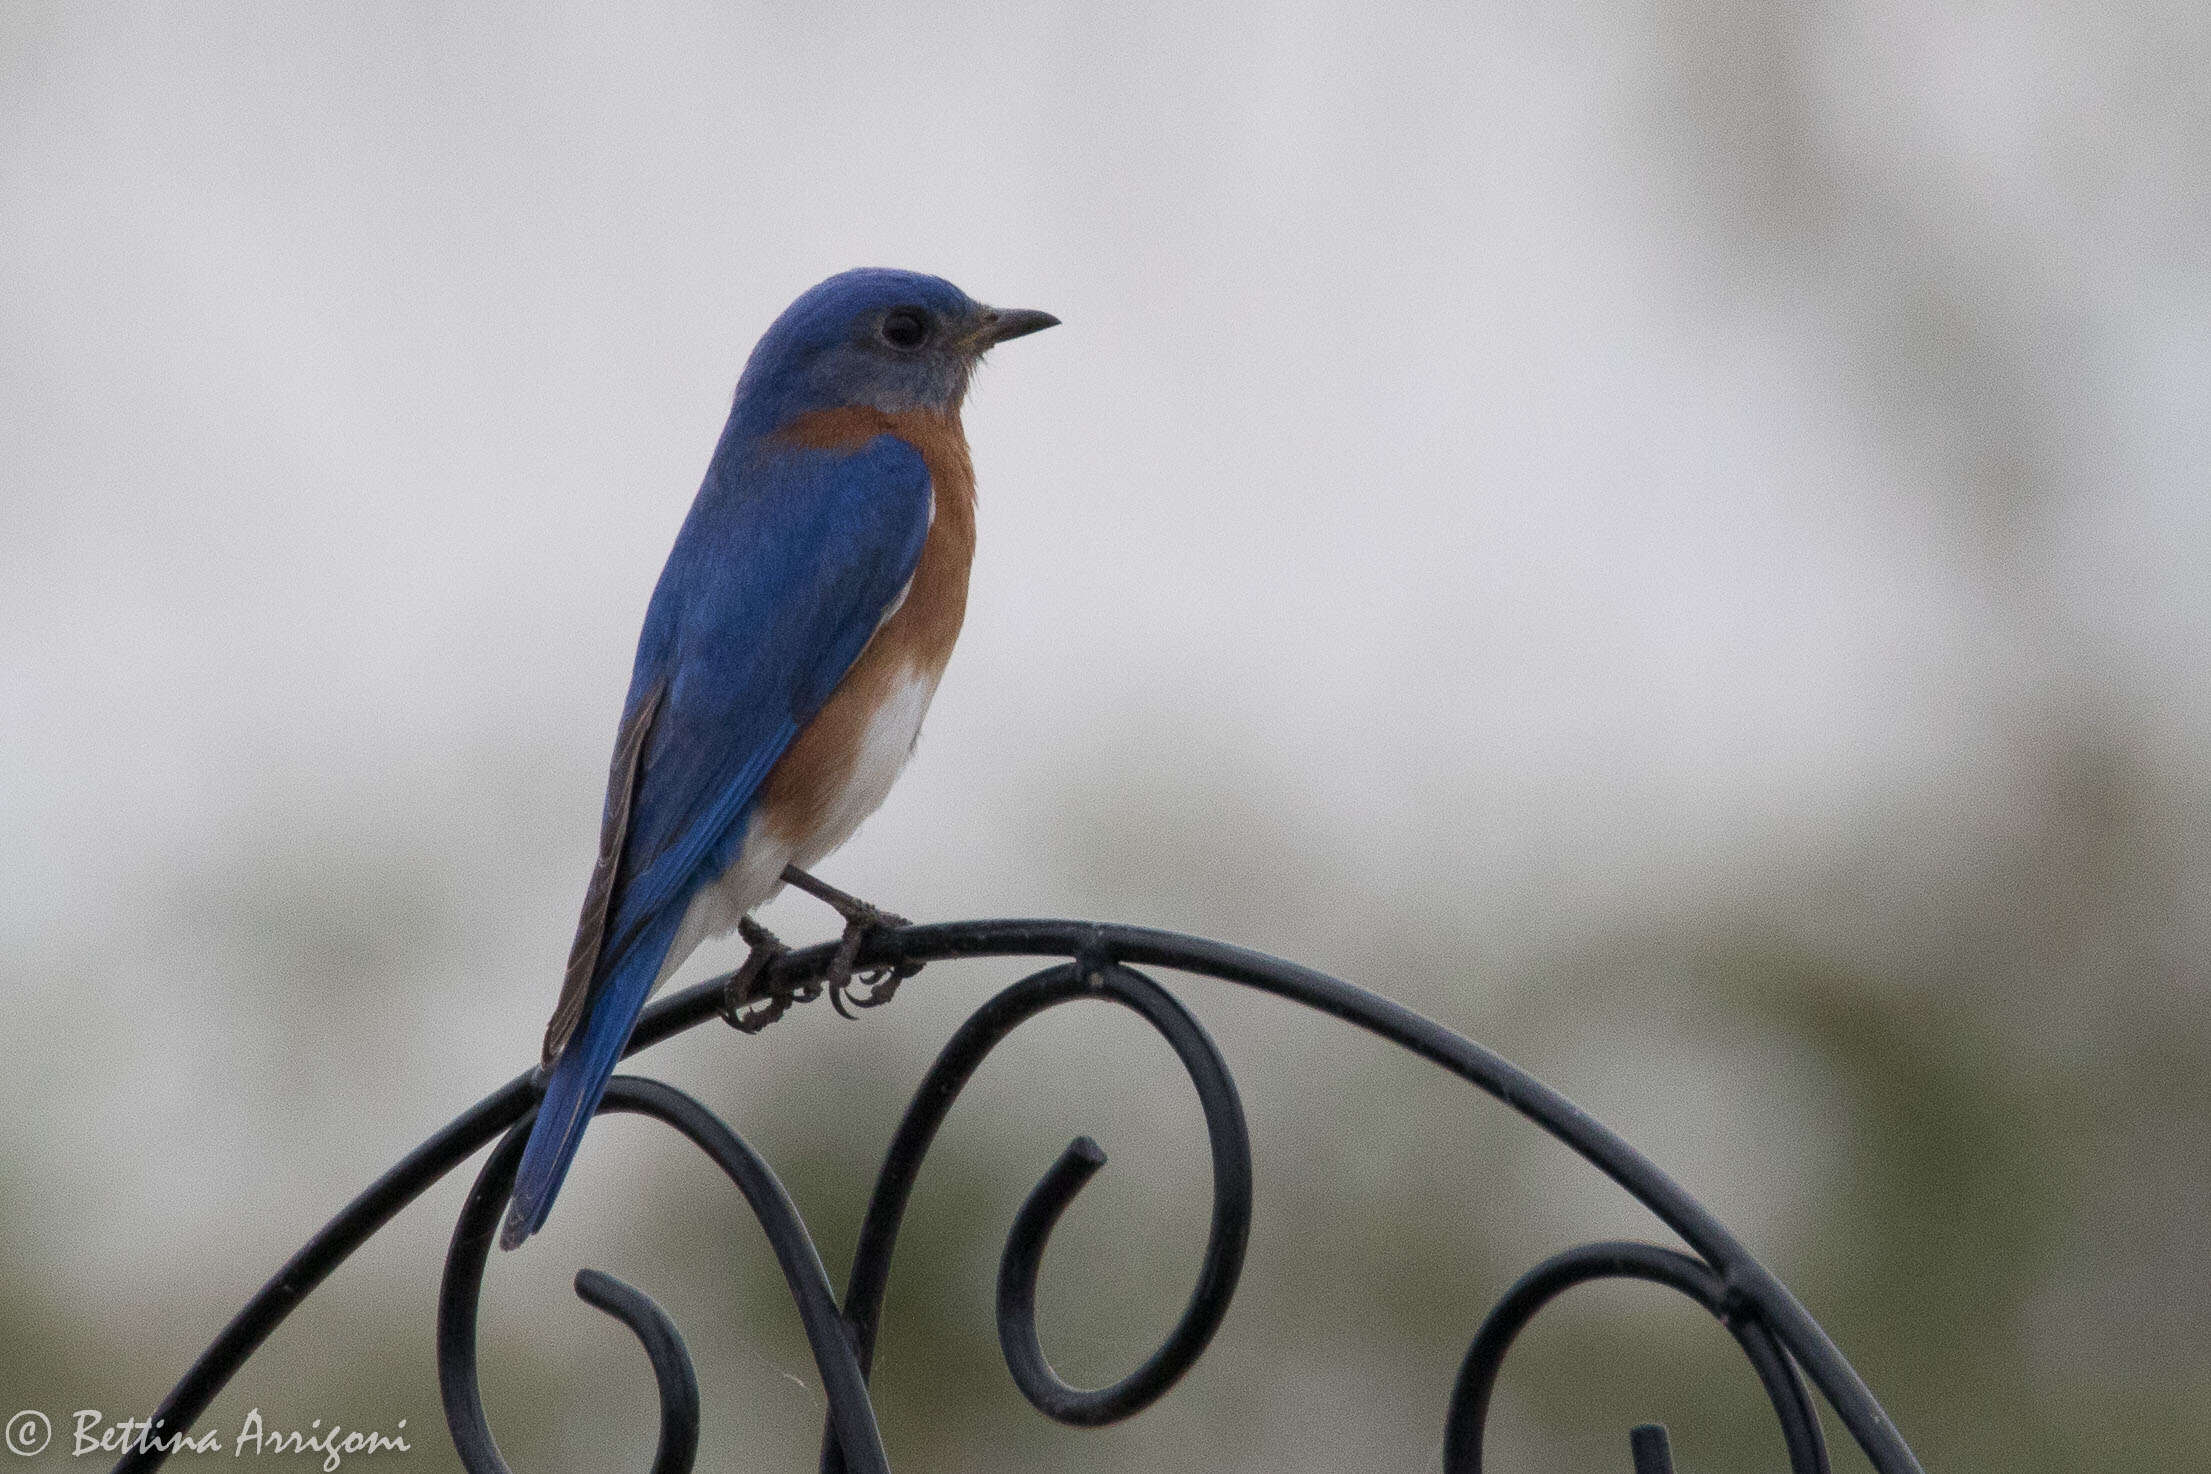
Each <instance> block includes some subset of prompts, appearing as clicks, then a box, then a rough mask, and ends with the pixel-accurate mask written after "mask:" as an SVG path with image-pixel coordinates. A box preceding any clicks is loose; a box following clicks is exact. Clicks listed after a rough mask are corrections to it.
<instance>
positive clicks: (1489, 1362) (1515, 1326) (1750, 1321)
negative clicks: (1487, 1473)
mask: <svg viewBox="0 0 2211 1474" xmlns="http://www.w3.org/2000/svg"><path fill="white" fill-rule="evenodd" d="M1596 1279H1639V1280H1648V1281H1649V1282H1650V1283H1652V1284H1655V1285H1664V1286H1666V1287H1667V1288H1668V1289H1671V1290H1679V1291H1680V1292H1681V1293H1682V1294H1684V1295H1687V1296H1688V1297H1689V1298H1690V1299H1692V1300H1694V1301H1696V1302H1697V1303H1698V1304H1699V1305H1701V1306H1703V1307H1704V1308H1705V1309H1706V1310H1708V1311H1710V1312H1711V1313H1712V1315H1713V1317H1714V1318H1715V1319H1717V1320H1718V1321H1719V1322H1720V1324H1721V1325H1723V1326H1726V1327H1727V1329H1728V1330H1729V1331H1730V1332H1732V1333H1733V1334H1734V1336H1735V1339H1736V1341H1737V1342H1739V1343H1740V1344H1741V1346H1742V1348H1743V1353H1744V1355H1746V1356H1748V1357H1749V1358H1750V1364H1751V1367H1752V1369H1753V1370H1755V1371H1756V1372H1757V1373H1758V1380H1759V1382H1760V1383H1761V1384H1763V1385H1764V1387H1765V1389H1766V1397H1767V1399H1768V1400H1769V1401H1770V1402H1772V1404H1773V1412H1774V1416H1775V1417H1776V1418H1778V1419H1779V1420H1780V1422H1781V1436H1782V1437H1783V1438H1784V1439H1785V1440H1786V1441H1787V1443H1788V1446H1789V1468H1790V1470H1791V1471H1792V1474H1828V1470H1827V1444H1826V1442H1825V1440H1824V1439H1822V1438H1821V1436H1820V1429H1819V1415H1818V1414H1817V1413H1815V1412H1814V1411H1813V1410H1812V1402H1811V1399H1810V1397H1808V1396H1807V1395H1806V1394H1805V1391H1804V1379H1803V1378H1801V1377H1799V1376H1798V1375H1797V1370H1796V1364H1795V1363H1794V1362H1792V1361H1790V1360H1789V1357H1788V1353H1786V1352H1784V1351H1783V1350H1782V1349H1781V1347H1780V1345H1779V1343H1777V1342H1776V1341H1775V1340H1774V1338H1773V1332H1772V1331H1770V1330H1768V1329H1767V1328H1766V1325H1765V1323H1764V1322H1763V1321H1761V1320H1760V1319H1759V1318H1758V1311H1757V1307H1756V1306H1754V1305H1752V1304H1751V1303H1750V1302H1749V1301H1747V1300H1746V1299H1744V1298H1743V1297H1742V1296H1740V1295H1738V1294H1735V1293H1733V1292H1731V1291H1730V1290H1729V1289H1728V1287H1727V1284H1726V1282H1725V1281H1723V1280H1722V1279H1721V1278H1720V1277H1719V1276H1718V1275H1716V1274H1714V1273H1713V1272H1712V1269H1711V1266H1710V1265H1707V1264H1705V1263H1704V1262H1702V1261H1701V1260H1696V1259H1691V1258H1690V1257H1689V1256H1688V1255H1686V1254H1677V1253H1675V1252H1674V1251H1673V1250H1672V1249H1662V1248H1660V1247H1658V1246H1657V1245H1656V1244H1640V1243H1635V1242H1633V1241H1630V1240H1614V1241H1609V1242H1605V1243H1595V1244H1583V1245H1581V1246H1580V1247H1579V1248H1573V1249H1568V1250H1566V1251H1565V1252H1563V1253H1560V1254H1554V1255H1552V1256H1551V1257H1550V1258H1548V1259H1546V1260H1544V1261H1543V1262H1542V1263H1541V1264H1538V1265H1537V1266H1536V1267H1535V1268H1533V1269H1531V1270H1529V1271H1528V1272H1527V1273H1526V1274H1524V1275H1522V1276H1521V1277H1520V1278H1519V1279H1518V1280H1517V1281H1515V1282H1514V1284H1513V1286H1512V1288H1511V1289H1509V1290H1507V1291H1505V1295H1504V1298H1503V1299H1501V1300H1499V1301H1498V1302H1497V1306H1496V1308H1495V1309H1494V1310H1492V1311H1490V1313H1489V1315H1488V1317H1487V1318H1486V1319H1485V1320H1483V1322H1482V1326H1481V1329H1480V1330H1478V1331H1476V1332H1475V1334H1474V1344H1473V1345H1471V1346H1469V1347H1467V1349H1466V1360H1465V1361H1464V1362H1463V1363H1461V1364H1460V1366H1459V1378H1458V1382H1457V1383H1456V1385H1454V1386H1453V1387H1452V1389H1451V1411H1450V1415H1449V1419H1448V1421H1447V1422H1446V1423H1445V1425H1444V1432H1443V1468H1444V1474H1481V1470H1482V1427H1483V1423H1484V1420H1485V1419H1486V1418H1487V1417H1488V1414H1489V1395H1490V1393H1491V1391H1492V1390H1494V1389H1495V1387H1496V1385H1497V1374H1498V1372H1499V1371H1501V1370H1502V1369H1503V1367H1504V1364H1505V1353H1506V1352H1507V1351H1508V1350H1510V1349H1511V1347H1512V1343H1513V1340H1514V1338H1516V1337H1517V1336H1518V1335H1519V1334H1520V1333H1521V1331H1523V1330H1524V1329H1526V1328H1527V1324H1528V1322H1529V1321H1531V1320H1533V1319H1535V1315H1536V1312H1537V1311H1539V1310H1541V1309H1542V1308H1543V1307H1544V1306H1546V1305H1548V1304H1549V1303H1550V1302H1551V1301H1552V1300H1554V1299H1556V1298H1557V1297H1558V1296H1559V1295H1561V1294H1564V1293H1565V1292H1566V1291H1568V1290H1570V1289H1572V1288H1573V1287H1574V1286H1576V1285H1579V1284H1583V1283H1586V1282H1587V1281H1589V1280H1596ZM1633 1456H1634V1459H1635V1468H1636V1474H1672V1470H1673V1456H1672V1454H1671V1453H1670V1452H1668V1451H1667V1446H1666V1436H1665V1430H1664V1429H1663V1428H1656V1427H1654V1426H1651V1425H1646V1426H1645V1427H1642V1428H1638V1429H1636V1430H1635V1439H1634V1443H1633Z"/></svg>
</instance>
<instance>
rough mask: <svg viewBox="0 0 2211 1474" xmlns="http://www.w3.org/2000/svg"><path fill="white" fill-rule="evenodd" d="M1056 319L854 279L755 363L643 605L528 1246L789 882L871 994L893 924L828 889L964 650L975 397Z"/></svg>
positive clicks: (536, 1178) (547, 1112) (550, 1041)
mask: <svg viewBox="0 0 2211 1474" xmlns="http://www.w3.org/2000/svg"><path fill="white" fill-rule="evenodd" d="M1058 321H1059V319H1058V318H1056V317H1053V316H1051V315H1050V314H1049V313H1044V312H1031V311H1026V310H1021V311H1000V310H997V309H993V308H990V307H985V306H983V305H982V304H981V303H979V302H976V301H974V300H973V299H971V298H969V297H968V296H967V294H966V293H964V292H962V291H961V290H960V289H959V288H958V287H955V286H953V285H952V284H951V283H950V282H948V281H944V280H942V279H940V278H938V277H933V276H921V275H918V274H916V273H913V272H907V271H880V270H867V271H848V272H845V273H844V274H842V275H840V276H833V277H831V278H830V279H829V280H827V281H825V282H823V283H821V285H819V286H817V287H814V288H813V289H812V290H810V291H808V292H807V293H805V294H804V295H803V296H801V297H800V298H799V299H798V300H797V301H795V302H793V303H792V304H791V305H790V306H789V307H788V308H786V309H785V310H784V313H783V315H782V316H781V317H779V318H777V319H776V320H775V324H774V325H773V326H772V327H770V328H769V329H768V331H767V333H766V335H765V336H763V337H762V338H761V339H760V342H759V344H758V345H757V346H756V347H754V349H753V350H752V357H751V359H750V360H749V361H747V363H746V364H745V372H744V375H743V377H742V378H740V379H739V380H738V383H737V396H736V401H735V403H734V405H733V406H732V407H731V409H730V414H729V423H728V424H727V426H725V427H724V429H723V430H722V438H721V441H720V443H719V444H717V445H716V446H715V447H714V458H713V460H712V462H711V463H710V464H709V465H708V466H707V470H706V480H705V482H704V483H703V484H702V485H701V486H700V487H699V494H698V497H697V499H696V500H695V501H693V502H692V504H691V512H690V515H689V516H687V517H686V518H684V522H683V530H682V531H681V532H679V533H677V534H676V542H675V547H674V549H673V550H672V551H670V553H669V554H668V563H667V566H666V567H665V568H663V569H662V570H661V574H660V583H659V585H658V586H657V587H656V588H655V589H654V590H653V597H652V602H651V603H650V604H649V605H648V606H647V608H646V610H645V627H644V630H643V632H642V633H641V634H640V635H639V637H638V641H637V661H636V664H635V666H634V667H633V670H632V673H631V676H630V688H629V697H628V700H627V701H626V702H625V703H624V705H623V708H622V723H621V727H620V729H619V730H618V731H617V733H616V735H615V740H614V760H613V764H612V767H611V771H610V772H609V773H608V775H607V795H606V814H605V818H604V821H603V823H602V826H601V829H600V833H599V856H598V864H597V866H596V868H595V869H594V870H593V871H592V874H591V884H590V886H589V888H588V889H587V891H586V892H585V895H584V904H583V917H582V920H581V921H580V922H579V923H578V925H577V928H576V941H575V945H574V947H573V948H572V949H571V950H570V952H569V955H568V971H567V977H566V980H565V982H564V983H563V985H562V988H561V995H560V1002H559V1004H558V1006H556V1007H555V1009H554V1010H553V1020H552V1023H551V1024H550V1025H549V1026H548V1027H547V1028H546V1031H545V1064H546V1066H547V1067H548V1073H547V1075H546V1078H545V1093H544V1096H543V1098H542V1099H541V1101H540V1102H539V1105H538V1111H537V1122H536V1125H535V1126H534V1127H533V1128H532V1129H531V1132H530V1142H529V1146H528V1147H527V1148H526V1149H525V1150H524V1151H523V1154H522V1165H521V1168H520V1170H519V1172H518V1174H517V1176H516V1179H515V1189H514V1200H513V1202H512V1204H511V1205H510V1206H509V1208H508V1210H507V1219H506V1223H505V1225H504V1227H503V1228H502V1229H501V1230H500V1235H499V1241H500V1243H501V1244H502V1245H503V1246H505V1247H506V1248H509V1249H511V1248H514V1247H516V1246H517V1245H519V1244H520V1243H521V1242H522V1241H523V1240H524V1239H526V1238H528V1237H529V1236H530V1235H531V1234H533V1233H535V1232H536V1231H537V1230H538V1229H539V1228H540V1227H541V1226H542V1225H543V1224H544V1222H545V1215H546V1213H547V1212H548V1211H549V1210H550V1209H551V1208H552V1205H553V1196H554V1194H555V1193H557V1192H559V1191H560V1184H561V1179H562V1178H563V1177H564V1176H566V1175H567V1172H568V1164H569V1163H570V1162H571V1161H572V1160H574V1158H575V1155H576V1147H577V1145H578V1143H579V1142H581V1141H582V1139H583V1133H584V1128H585V1127H586V1126H587V1125H589V1124H590V1122H591V1116H592V1112H593V1111H594V1110H595V1109H596V1108H597V1106H598V1104H599V1098H600V1097H601V1096H602V1095H603V1094H604V1093H605V1092H606V1085H607V1079H608V1077H609V1076H610V1075H612V1074H613V1071H614V1064H615V1061H616V1060H617V1059H619V1058H620V1057H621V1053H622V1048H623V1046H624V1045H625V1044H626V1043H627V1042H628V1040H629V1036H630V1030H631V1028H632V1027H633V1026H634V1025H635V1024H636V1022H637V1015H638V1013H639V1011H640V1010H642V1009H643V1008H644V1006H645V999H646V998H647V997H648V996H649V995H650V994H651V993H652V991H653V989H654V988H656V987H658V986H659V985H660V983H661V981H662V980H663V979H665V978H666V977H667V976H668V975H669V974H670V973H672V972H674V971H675V970H676V968H678V967H680V966H681V965H682V964H683V961H684V959H685V958H686V957H688V956H689V955H690V954H691V951H692V949H693V948H695V947H697V946H698V944H699V943H700V942H701V941H703V940H704V939H705V938H707V937H709V936H718V935H720V934H722V933H724V932H727V931H728V930H729V929H730V928H731V927H732V926H738V925H741V924H742V925H743V926H744V927H745V931H746V935H747V937H748V938H749V939H752V940H753V941H754V943H755V946H756V948H757V947H760V946H763V945H769V944H771V943H772V939H769V938H767V937H766V934H765V933H763V932H760V931H759V930H758V928H757V927H755V926H753V925H751V924H750V923H749V922H748V921H747V920H746V913H747V912H749V911H751V910H752V909H753V908H754V907H755V906H758V905H760V904H761V903H763V902H765V901H767V900H768V899H769V898H771V897H772V896H774V895H775V893H776V892H777V891H778V890H780V889H781V888H782V885H783V883H784V881H785V879H789V880H790V881H792V882H793V883H795V884H798V885H800V886H802V887H803V888H805V889H807V890H809V891H811V892H813V893H814V894H816V895H819V896H822V897H823V899H825V900H828V901H830V903H831V904H832V905H836V906H837V907H838V909H839V910H840V911H841V912H842V913H843V914H844V915H845V917H846V920H847V922H848V927H847V939H846V946H845V947H844V948H843V949H842V950H841V951H840V953H839V957H840V960H841V962H842V963H843V967H844V974H843V976H841V977H836V978H833V979H832V982H833V985H841V984H842V983H843V982H845V981H846V980H848V979H849V976H850V959H851V955H852V952H853V950H854V948H853V943H854V942H856V940H857V937H858V932H859V931H860V930H862V929H864V927H865V926H866V925H868V924H871V923H873V922H874V921H877V920H879V919H880V918H881V916H882V913H880V912H877V911H875V910H874V909H873V908H872V907H868V906H866V905H865V904H863V903H859V902H854V901H853V900H852V899H851V898H850V897H847V896H845V895H844V894H843V893H842V892H839V891H836V890H834V889H832V888H830V887H827V886H824V885H821V884H820V883H819V882H817V881H815V880H813V878H812V877H811V876H808V875H806V874H805V873H804V871H805V869H806V868H807V867H810V866H812V865H814V864H816V863H817V862H819V861H820V860H821V858H822V857H823V856H825V855H827V854H828V853H829V852H830V851H831V850H834V849H835V848H837V846H839V845H841V844H843V843H844V842H845V841H846V840H847V839H849V838H851V836H852V832H853V831H854V830H855V829H857V828H858V827H859V825H860V821H861V820H863V819H865V818H867V816H868V815H869V814H871V813H873V812H874V811H875V809H876V808H877V806H879V805H880V804H881V803H882V802H883V799H884V797H885V795H887V794H888V793H889V792H890V787H891V783H892V782H893V781H894V780H895V779H896V778H897V777H898V773H899V770H900V769H901V768H902V767H904V766H905V763H906V759H907V756H908V755H909V754H910V753H911V752H912V751H913V746H914V741H915V738H916V736H917V735H918V734H919V732H920V730H921V718H922V713H923V712H925V711H926V710H927V709H928V706H929V698H930V697H931V696H933V695H934V694H935V693H936V688H937V680H938V678H939V677H940V676H942V675H943V673H944V665H945V661H946V660H947V659H948V658H949V657H950V656H951V653H952V642H953V640H954V639H955V638H957V637H958V635H959V630H960V618H961V616H962V614H963V613H964V612H965V610H966V607H967V573H968V564H969V562H970V560H971V559H972V557H973V555H974V551H975V472H974V468H973V466H972V465H971V463H970V462H969V460H968V454H967V438H966V436H965V434H963V433H962V431H961V428H960V401H961V399H962V398H963V397H964V396H965V394H966V392H967V383H968V376H969V374H970V373H971V372H972V371H973V369H974V367H975V364H976V362H977V360H978V359H980V358H981V357H982V355H983V353H984V351H985V350H987V349H988V348H990V347H991V346H992V345H993V344H996V343H1003V342H1005V341H1006V340H1007V339H1009V338H1018V337H1021V336H1022V335H1024V334H1026V333H1033V332H1036V331H1038V330H1040V329H1042V328H1048V327H1051V326H1053V325H1054V324H1056V323H1057V322H1058ZM787 867H788V868H787ZM833 991H834V989H833Z"/></svg>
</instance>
